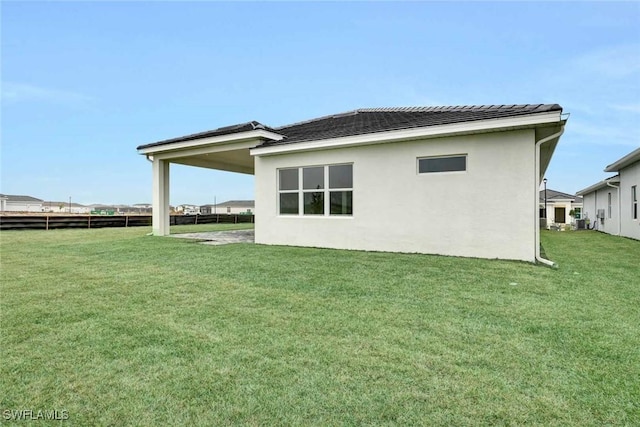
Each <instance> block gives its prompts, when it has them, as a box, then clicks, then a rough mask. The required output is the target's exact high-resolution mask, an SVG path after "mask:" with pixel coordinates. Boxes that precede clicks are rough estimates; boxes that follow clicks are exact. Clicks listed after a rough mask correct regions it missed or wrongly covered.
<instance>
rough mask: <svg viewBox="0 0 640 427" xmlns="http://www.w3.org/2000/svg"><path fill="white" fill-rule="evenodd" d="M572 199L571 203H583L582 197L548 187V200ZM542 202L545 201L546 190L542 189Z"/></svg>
mask: <svg viewBox="0 0 640 427" xmlns="http://www.w3.org/2000/svg"><path fill="white" fill-rule="evenodd" d="M554 200H571V203H582V197H578V196H575V195H572V194H568V193H563V192H562V191H556V190H552V189H550V188H547V201H548V202H550V201H554ZM540 203H544V190H540Z"/></svg>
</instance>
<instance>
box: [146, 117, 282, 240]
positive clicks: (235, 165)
mask: <svg viewBox="0 0 640 427" xmlns="http://www.w3.org/2000/svg"><path fill="white" fill-rule="evenodd" d="M282 138H283V136H282V135H280V134H278V133H276V132H274V131H273V130H272V129H270V128H267V127H266V126H264V125H262V124H260V123H258V122H255V121H253V122H248V123H243V124H239V125H234V126H227V127H224V128H219V129H215V130H212V131H207V132H202V133H197V134H193V135H187V136H184V137H179V138H173V139H168V140H164V141H159V142H154V143H151V144H146V145H141V146H139V147H138V153H139V154H142V155H145V156H146V157H147V159H148V160H149V161H150V162H151V163H152V173H153V218H152V227H153V234H154V235H155V236H167V235H169V214H170V208H169V188H170V164H171V163H177V164H181V165H187V166H196V167H201V168H207V169H217V170H221V171H227V172H238V173H244V174H250V175H253V174H254V159H253V157H252V156H251V154H250V152H249V151H250V149H251V148H254V147H256V146H258V145H260V144H261V143H263V142H264V141H279V140H280V139H282Z"/></svg>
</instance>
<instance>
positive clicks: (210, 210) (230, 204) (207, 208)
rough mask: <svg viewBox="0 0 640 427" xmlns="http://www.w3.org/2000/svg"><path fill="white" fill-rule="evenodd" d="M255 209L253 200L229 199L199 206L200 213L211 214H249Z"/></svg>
mask: <svg viewBox="0 0 640 427" xmlns="http://www.w3.org/2000/svg"><path fill="white" fill-rule="evenodd" d="M254 210H255V202H254V201H253V200H229V201H226V202H224V203H218V204H216V205H203V206H200V213H201V214H202V215H211V214H228V215H232V214H236V215H238V214H240V215H251V214H253V212H254Z"/></svg>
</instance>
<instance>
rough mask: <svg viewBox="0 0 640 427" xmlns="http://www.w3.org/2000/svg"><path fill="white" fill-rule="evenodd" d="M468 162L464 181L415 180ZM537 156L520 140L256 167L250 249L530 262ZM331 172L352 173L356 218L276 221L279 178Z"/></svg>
mask: <svg viewBox="0 0 640 427" xmlns="http://www.w3.org/2000/svg"><path fill="white" fill-rule="evenodd" d="M464 153H466V154H468V157H467V171H466V172H450V173H433V174H423V175H420V174H418V173H417V158H418V157H424V156H441V155H455V154H464ZM534 156H535V145H534V131H533V130H520V131H510V132H499V133H486V134H479V135H471V136H458V137H447V138H436V139H427V140H422V141H412V142H401V143H387V144H377V145H369V146H361V147H352V148H340V149H332V150H324V151H315V152H304V153H291V154H284V155H273V156H262V157H256V159H255V175H256V231H255V233H256V243H263V244H282V245H295V246H315V247H328V248H339V249H361V250H374V251H392V252H419V253H432V254H443V255H456V256H469V257H481V258H503V259H517V260H526V261H534V258H535V243H534V242H535V228H536V227H537V226H538V222H537V214H538V210H537V209H538V202H537V200H538V199H537V197H538V189H537V187H536V185H535V177H534ZM336 163H353V216H352V217H328V216H327V217H305V216H279V215H278V191H277V170H278V168H285V167H300V166H312V165H325V164H336ZM496 203H498V205H499V206H500V208H499V209H496Z"/></svg>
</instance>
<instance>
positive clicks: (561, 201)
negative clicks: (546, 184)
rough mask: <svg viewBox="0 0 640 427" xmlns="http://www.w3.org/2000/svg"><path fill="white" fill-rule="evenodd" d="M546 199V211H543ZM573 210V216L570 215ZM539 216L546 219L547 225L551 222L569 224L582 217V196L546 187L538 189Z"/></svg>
mask: <svg viewBox="0 0 640 427" xmlns="http://www.w3.org/2000/svg"><path fill="white" fill-rule="evenodd" d="M545 201H546V213H545ZM571 212H573V216H571ZM540 218H546V219H547V226H549V225H551V224H571V223H573V222H574V220H576V219H581V218H582V197H577V196H572V195H571V194H567V193H563V192H561V191H556V190H551V189H549V188H547V190H546V199H545V190H541V191H540Z"/></svg>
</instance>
